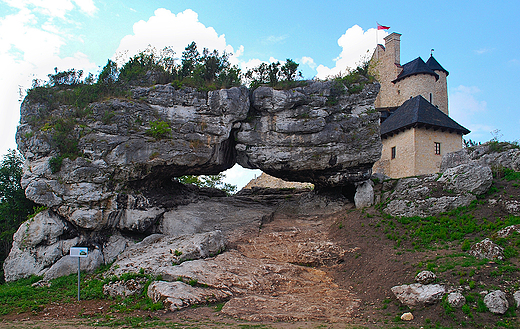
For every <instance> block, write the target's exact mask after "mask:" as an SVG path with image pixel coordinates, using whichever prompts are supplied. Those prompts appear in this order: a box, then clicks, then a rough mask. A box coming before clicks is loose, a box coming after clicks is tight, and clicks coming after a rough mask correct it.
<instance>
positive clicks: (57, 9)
mask: <svg viewBox="0 0 520 329" xmlns="http://www.w3.org/2000/svg"><path fill="white" fill-rule="evenodd" d="M5 2H6V3H7V4H8V5H9V6H11V7H14V8H18V9H31V10H34V11H36V12H38V13H41V14H43V15H45V16H49V17H58V18H62V19H64V18H65V15H66V14H67V13H68V12H70V11H71V10H73V9H74V4H76V5H77V6H78V7H79V9H80V10H81V11H82V12H84V13H85V14H88V15H93V14H94V13H95V12H96V11H97V8H96V6H95V5H94V2H93V0H72V1H71V0H5Z"/></svg>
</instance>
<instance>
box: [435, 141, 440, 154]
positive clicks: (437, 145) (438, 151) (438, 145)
mask: <svg viewBox="0 0 520 329" xmlns="http://www.w3.org/2000/svg"><path fill="white" fill-rule="evenodd" d="M435 154H437V155H440V154H441V143H437V142H435Z"/></svg>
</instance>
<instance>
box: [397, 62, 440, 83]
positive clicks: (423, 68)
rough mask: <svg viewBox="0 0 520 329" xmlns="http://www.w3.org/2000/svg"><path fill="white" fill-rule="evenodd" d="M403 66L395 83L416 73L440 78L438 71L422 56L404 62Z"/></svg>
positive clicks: (436, 78)
mask: <svg viewBox="0 0 520 329" xmlns="http://www.w3.org/2000/svg"><path fill="white" fill-rule="evenodd" d="M437 64H438V63H437ZM439 66H440V65H439ZM402 67H403V70H402V71H401V73H400V74H399V75H398V76H397V78H396V79H395V80H394V81H392V82H394V83H395V82H397V81H399V80H402V79H404V78H406V77H409V76H411V75H415V74H430V75H433V76H434V77H435V80H438V79H439V75H438V74H437V73H435V72H433V70H432V69H430V68H429V67H428V65H426V63H425V62H424V61H423V60H422V58H421V57H417V58H416V59H414V60H413V61H411V62H408V63H406V64H404V65H403V66H402Z"/></svg>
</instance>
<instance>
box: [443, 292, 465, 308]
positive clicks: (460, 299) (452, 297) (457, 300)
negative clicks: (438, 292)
mask: <svg viewBox="0 0 520 329" xmlns="http://www.w3.org/2000/svg"><path fill="white" fill-rule="evenodd" d="M447 299H448V303H449V304H450V305H451V306H452V307H456V308H459V307H462V306H463V305H464V304H466V297H464V296H463V295H462V294H461V293H460V292H452V293H450V294H448V298H447Z"/></svg>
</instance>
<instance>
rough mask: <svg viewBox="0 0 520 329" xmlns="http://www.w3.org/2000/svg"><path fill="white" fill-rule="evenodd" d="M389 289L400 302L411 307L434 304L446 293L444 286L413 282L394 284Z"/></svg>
mask: <svg viewBox="0 0 520 329" xmlns="http://www.w3.org/2000/svg"><path fill="white" fill-rule="evenodd" d="M391 290H392V292H393V293H394V295H395V297H396V298H397V299H398V300H399V301H400V302H401V303H403V304H405V305H408V306H411V307H414V306H424V305H429V304H435V303H437V302H439V301H440V300H441V299H442V296H444V294H445V293H446V288H444V286H442V285H440V284H420V283H413V284H405V285H401V286H395V287H392V289H391Z"/></svg>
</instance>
